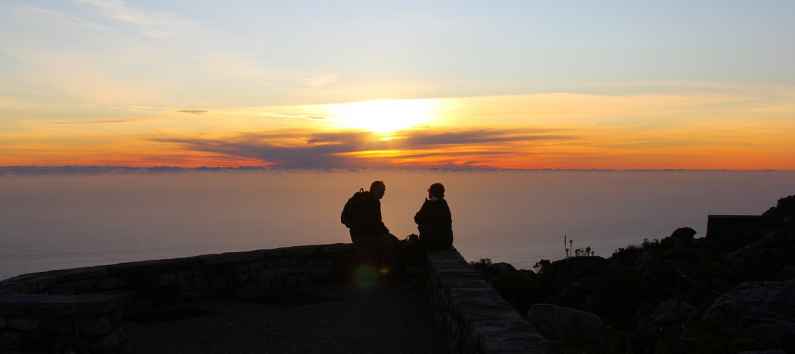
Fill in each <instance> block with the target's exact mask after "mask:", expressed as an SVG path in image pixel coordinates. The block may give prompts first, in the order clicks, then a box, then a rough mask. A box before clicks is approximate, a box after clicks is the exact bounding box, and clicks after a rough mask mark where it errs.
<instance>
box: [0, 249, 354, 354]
mask: <svg viewBox="0 0 795 354" xmlns="http://www.w3.org/2000/svg"><path fill="white" fill-rule="evenodd" d="M352 254H353V248H352V247H351V245H349V244H334V245H319V246H300V247H288V248H279V249H272V250H259V251H251V252H235V253H224V254H216V255H205V256H196V257H187V258H178V259H168V260H157V261H144V262H132V263H122V264H116V265H108V266H98V267H88V268H78V269H69V270H60V271H52V272H44V273H34V274H28V275H22V276H18V277H15V278H11V279H8V280H6V281H3V282H0V353H8V352H16V351H24V352H56V353H61V352H64V353H66V352H70V351H71V352H77V353H116V352H119V351H120V350H121V349H122V348H123V347H124V333H123V331H122V328H121V320H122V318H123V317H128V316H136V315H140V314H143V313H151V312H157V311H164V310H168V309H171V308H175V307H179V306H184V305H185V304H189V303H190V302H192V301H195V300H199V299H204V298H239V299H255V298H263V297H271V296H275V297H289V296H294V295H297V294H301V293H313V292H318V291H321V290H322V289H323V288H325V287H328V286H333V285H335V284H339V283H342V282H343V281H345V280H346V276H347V275H348V274H350V271H349V269H350V266H351V260H352Z"/></svg>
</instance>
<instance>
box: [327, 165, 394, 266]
mask: <svg viewBox="0 0 795 354" xmlns="http://www.w3.org/2000/svg"><path fill="white" fill-rule="evenodd" d="M385 192H386V185H385V184H384V182H381V181H375V182H373V183H372V184H371V185H370V190H369V191H365V190H363V189H362V190H360V191H359V192H356V193H355V194H354V195H353V196H352V197H351V198H350V199H348V202H347V203H345V207H344V208H343V209H342V215H341V217H340V220H341V221H342V223H343V224H345V226H347V227H348V228H349V229H350V234H351V241H353V244H354V246H355V247H356V248H357V249H358V251H359V252H364V253H366V254H367V255H369V256H372V257H374V258H376V259H377V261H378V263H381V264H380V265H386V266H390V267H391V266H392V265H393V263H394V257H395V247H396V246H397V242H398V240H397V238H396V237H395V236H393V235H392V234H391V233H390V232H389V229H388V228H387V227H386V225H384V222H383V220H382V218H381V198H383V197H384V193H385Z"/></svg>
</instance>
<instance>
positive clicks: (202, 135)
mask: <svg viewBox="0 0 795 354" xmlns="http://www.w3.org/2000/svg"><path fill="white" fill-rule="evenodd" d="M792 97H795V95H793V94H787V95H783V96H779V97H777V98H775V99H769V98H767V97H766V96H764V95H762V96H744V95H741V94H733V95H729V94H702V95H697V94H691V95H684V94H682V95H634V96H607V95H590V94H568V93H550V94H530V95H512V96H484V97H463V98H439V99H406V100H399V99H394V100H377V101H362V102H350V103H334V104H328V105H299V106H270V107H248V108H236V109H219V110H212V109H208V110H206V111H185V112H179V111H177V112H175V111H170V112H169V111H164V112H155V113H152V114H149V115H140V114H137V115H135V116H130V117H123V118H116V119H94V120H72V121H70V120H66V122H64V121H65V119H59V120H57V121H53V120H36V121H31V122H25V123H24V128H25V129H22V130H21V132H19V133H15V132H13V131H12V132H5V133H2V135H0V138H2V140H3V143H2V146H3V148H4V150H5V153H4V154H2V155H0V166H65V165H73V166H129V167H162V166H171V167H186V168H191V167H274V168H278V167H291V168H295V167H307V168H313V167H322V168H336V167H340V168H347V167H418V168H425V167H440V166H441V167H462V168H467V167H470V168H496V169H692V170H709V169H723V170H771V169H776V170H792V169H795V158H793V157H792V154H791V151H792V148H793V147H795V146H794V144H793V141H795V123H794V122H795V119H791V118H792V117H795V103H793V102H795V100H791V101H790V100H789V98H792Z"/></svg>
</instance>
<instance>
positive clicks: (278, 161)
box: [154, 129, 577, 169]
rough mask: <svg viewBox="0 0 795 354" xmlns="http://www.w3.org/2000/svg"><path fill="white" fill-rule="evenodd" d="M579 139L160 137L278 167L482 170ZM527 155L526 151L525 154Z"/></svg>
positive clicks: (487, 132) (511, 134) (504, 134)
mask: <svg viewBox="0 0 795 354" xmlns="http://www.w3.org/2000/svg"><path fill="white" fill-rule="evenodd" d="M573 139H577V137H576V136H574V135H571V134H567V133H566V131H562V130H552V129H472V130H457V131H450V132H423V131H407V132H401V133H398V134H396V135H394V136H391V137H389V138H383V137H379V136H378V135H376V134H373V133H369V132H327V133H306V132H295V131H293V132H277V133H260V134H256V133H254V134H241V135H237V136H232V137H229V138H223V139H221V138H212V139H204V138H179V137H167V138H158V139H154V141H156V142H159V143H169V144H176V145H179V146H180V147H182V148H183V149H186V150H189V151H193V152H204V153H215V154H221V155H225V156H229V157H240V158H248V159H258V160H261V161H263V162H264V163H267V164H270V165H272V166H274V167H277V168H310V169H312V168H319V169H329V168H360V167H386V166H406V167H440V166H470V167H476V166H478V164H477V161H478V159H481V158H492V159H494V158H500V157H507V156H515V155H521V154H528V152H526V150H522V149H516V147H517V146H521V147H525V148H526V147H527V146H529V145H530V146H531V145H532V144H539V143H542V142H563V141H569V140H573ZM523 151H525V152H523Z"/></svg>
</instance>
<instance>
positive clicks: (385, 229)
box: [376, 202, 390, 234]
mask: <svg viewBox="0 0 795 354" xmlns="http://www.w3.org/2000/svg"><path fill="white" fill-rule="evenodd" d="M377 204H378V207H377V208H376V220H377V222H378V227H379V228H380V229H381V231H382V232H383V233H384V234H389V233H390V232H389V228H388V227H386V225H385V224H384V219H383V218H382V217H381V202H378V203H377Z"/></svg>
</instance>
